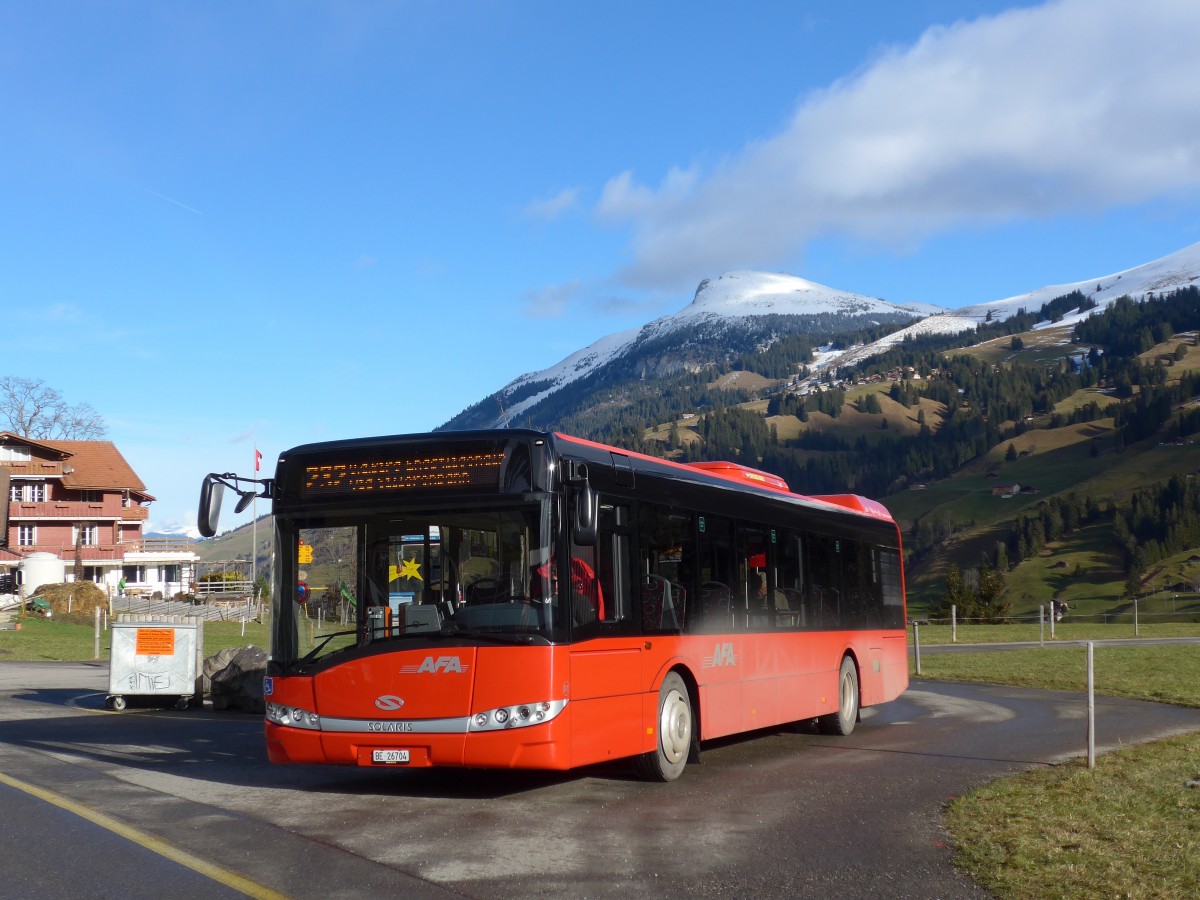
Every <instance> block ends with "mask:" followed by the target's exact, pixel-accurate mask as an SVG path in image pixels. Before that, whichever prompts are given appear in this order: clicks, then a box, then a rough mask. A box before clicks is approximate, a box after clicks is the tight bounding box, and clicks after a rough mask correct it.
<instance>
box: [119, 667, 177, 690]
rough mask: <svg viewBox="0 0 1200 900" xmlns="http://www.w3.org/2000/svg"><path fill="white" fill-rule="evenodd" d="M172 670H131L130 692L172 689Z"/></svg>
mask: <svg viewBox="0 0 1200 900" xmlns="http://www.w3.org/2000/svg"><path fill="white" fill-rule="evenodd" d="M170 687H171V673H170V672H130V673H129V687H128V688H127V690H128V692H129V693H131V694H149V693H153V692H155V691H166V690H170Z"/></svg>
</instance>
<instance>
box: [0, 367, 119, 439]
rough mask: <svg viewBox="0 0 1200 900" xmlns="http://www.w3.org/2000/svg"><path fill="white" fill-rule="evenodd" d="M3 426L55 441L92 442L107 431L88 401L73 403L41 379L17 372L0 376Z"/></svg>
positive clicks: (15, 432)
mask: <svg viewBox="0 0 1200 900" xmlns="http://www.w3.org/2000/svg"><path fill="white" fill-rule="evenodd" d="M6 423H7V424H6ZM0 428H4V429H5V430H7V431H11V432H13V433H14V434H19V435H21V437H27V438H32V439H33V440H39V439H49V440H52V441H53V440H64V441H91V440H96V439H97V438H102V437H104V435H105V434H106V433H107V432H108V426H107V425H105V424H104V420H103V419H102V418H101V417H100V414H99V413H98V412H96V410H94V409H92V407H91V406H89V405H88V404H86V403H81V404H79V405H78V406H70V405H69V404H68V403H67V402H66V401H65V400H64V399H63V397H62V394H60V393H59V392H58V391H57V390H55V389H54V388H52V387H50V386H49V385H48V384H46V382H44V381H42V380H41V379H34V378H18V377H16V376H15V375H5V376H4V377H3V378H0Z"/></svg>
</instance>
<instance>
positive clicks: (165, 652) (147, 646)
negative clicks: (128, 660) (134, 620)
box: [133, 628, 175, 656]
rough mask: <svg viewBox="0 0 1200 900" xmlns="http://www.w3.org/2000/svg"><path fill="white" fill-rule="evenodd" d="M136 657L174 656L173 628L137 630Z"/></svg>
mask: <svg viewBox="0 0 1200 900" xmlns="http://www.w3.org/2000/svg"><path fill="white" fill-rule="evenodd" d="M133 652H134V654H135V655H136V656H174V655H175V629H174V628H139V629H138V630H137V645H136V647H135V649H134V651H133Z"/></svg>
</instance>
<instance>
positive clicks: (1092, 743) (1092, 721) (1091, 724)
mask: <svg viewBox="0 0 1200 900" xmlns="http://www.w3.org/2000/svg"><path fill="white" fill-rule="evenodd" d="M1094 646H1095V645H1094V644H1093V643H1092V642H1091V641H1088V642H1087V767H1088V768H1089V769H1094V768H1096V667H1095V663H1094V661H1093V652H1092V648H1093V647H1094Z"/></svg>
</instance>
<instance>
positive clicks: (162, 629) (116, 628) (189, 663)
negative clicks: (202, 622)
mask: <svg viewBox="0 0 1200 900" xmlns="http://www.w3.org/2000/svg"><path fill="white" fill-rule="evenodd" d="M109 627H110V628H111V629H112V651H111V654H110V658H109V663H110V664H109V673H108V691H109V695H108V697H107V698H106V700H105V706H107V707H108V708H109V709H115V710H122V709H124V708H125V706H126V698H127V697H162V698H164V699H169V698H174V699H173V700H171V701H170V702H168V703H167V705H174V707H175V708H176V709H181V710H182V709H187V706H188V703H189V701H190V700H191V698H192V697H193V696H194V695H195V693H196V654H197V642H198V637H199V626H197V625H192V624H179V623H175V622H113V623H111V624H110V626H109Z"/></svg>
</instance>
